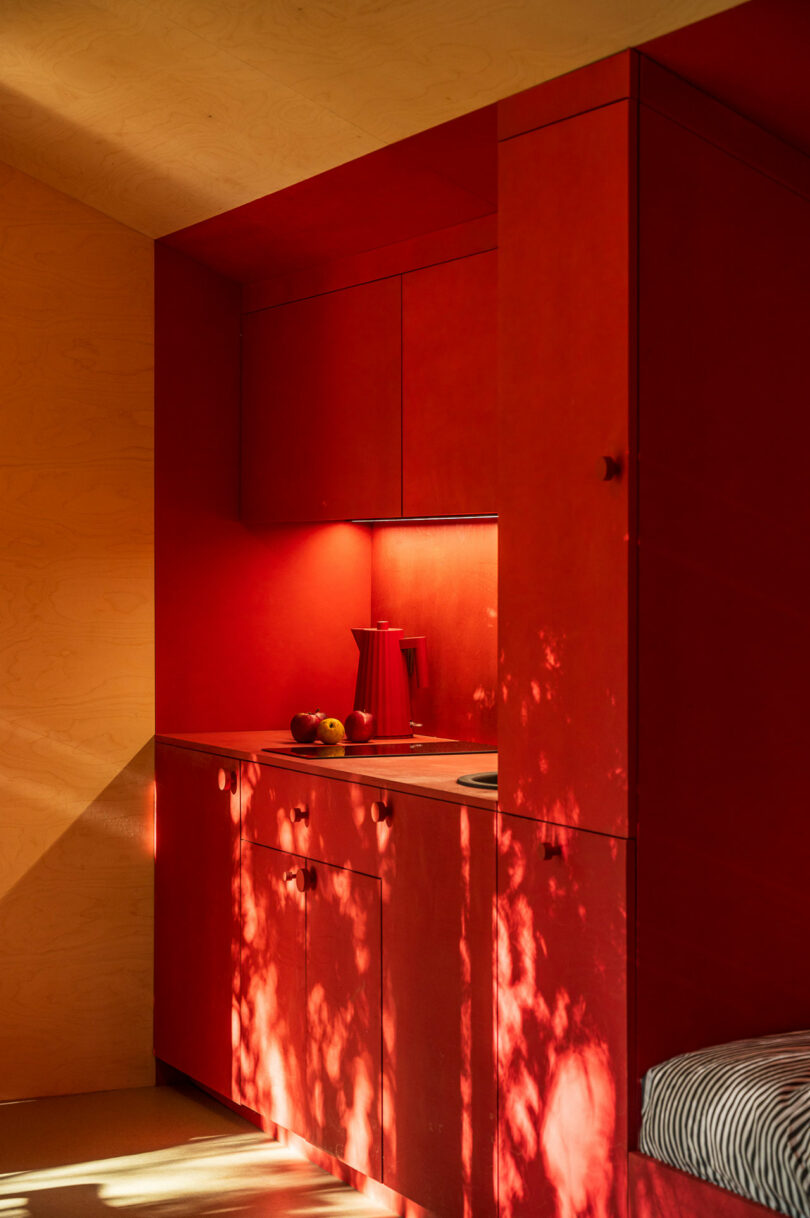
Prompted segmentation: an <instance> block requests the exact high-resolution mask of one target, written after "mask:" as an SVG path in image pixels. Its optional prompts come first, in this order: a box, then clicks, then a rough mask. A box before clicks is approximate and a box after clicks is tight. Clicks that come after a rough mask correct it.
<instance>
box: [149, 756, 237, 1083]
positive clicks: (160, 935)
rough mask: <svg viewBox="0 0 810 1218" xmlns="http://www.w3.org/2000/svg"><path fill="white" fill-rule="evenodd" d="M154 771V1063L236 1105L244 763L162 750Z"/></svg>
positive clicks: (156, 757) (157, 757)
mask: <svg viewBox="0 0 810 1218" xmlns="http://www.w3.org/2000/svg"><path fill="white" fill-rule="evenodd" d="M155 770H156V782H157V823H156V849H155V1054H156V1056H157V1057H159V1058H161V1059H162V1060H163V1061H165V1062H168V1063H169V1065H172V1066H174V1067H175V1068H176V1069H178V1070H182V1071H183V1072H184V1073H185V1074H189V1075H191V1077H192V1078H194V1079H196V1080H197V1082H200V1083H203V1084H204V1085H205V1086H206V1087H210V1088H211V1089H212V1090H213V1091H216V1092H218V1093H219V1094H220V1095H224V1096H227V1097H228V1098H231V1099H238V1096H239V1059H238V1045H239V1040H238V1036H239V1033H238V1010H239V786H238V777H237V775H238V772H239V763H238V762H237V761H232V760H231V759H230V758H224V757H217V756H213V755H211V754H209V753H200V752H197V751H195V750H193V749H183V748H174V747H171V746H169V745H164V744H158V745H157V748H156V754H155ZM232 775H233V790H231V786H230V783H231V777H232Z"/></svg>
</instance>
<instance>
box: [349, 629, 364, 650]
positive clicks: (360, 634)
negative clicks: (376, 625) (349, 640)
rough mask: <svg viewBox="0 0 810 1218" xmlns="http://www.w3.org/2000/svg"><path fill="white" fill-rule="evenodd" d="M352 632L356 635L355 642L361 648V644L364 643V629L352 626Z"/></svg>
mask: <svg viewBox="0 0 810 1218" xmlns="http://www.w3.org/2000/svg"><path fill="white" fill-rule="evenodd" d="M350 630H351V632H352V634H353V635H354V641H355V643H356V644H357V646H358V647H359V646H360V644H361V643H362V641H363V634H364V631H363V629H362V628H361V627H354V626H351V627H350Z"/></svg>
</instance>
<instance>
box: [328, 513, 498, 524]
mask: <svg viewBox="0 0 810 1218" xmlns="http://www.w3.org/2000/svg"><path fill="white" fill-rule="evenodd" d="M497 519H498V517H497V515H494V516H375V517H374V518H373V519H369V520H351V521H350V524H447V523H449V522H450V521H453V520H460V521H466V523H467V524H477V523H478V521H480V520H497Z"/></svg>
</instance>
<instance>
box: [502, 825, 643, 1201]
mask: <svg viewBox="0 0 810 1218" xmlns="http://www.w3.org/2000/svg"><path fill="white" fill-rule="evenodd" d="M631 851H632V843H631V842H629V841H627V840H624V839H620V838H613V837H607V836H604V835H602V834H598V833H590V832H587V831H584V830H576V829H568V828H562V827H560V826H556V825H549V824H546V823H544V822H538V821H534V820H528V819H525V818H523V817H518V816H511V815H501V816H499V843H498V932H497V972H498V1074H499V1080H500V1097H499V1128H498V1143H499V1146H498V1149H499V1203H500V1209H499V1213H500V1218H562V1216H563V1215H564V1216H565V1218H575V1216H576V1215H580V1214H591V1215H599V1218H623V1216H624V1215H625V1214H626V1206H627V1201H626V1196H627V1178H626V1148H627V1077H628V1062H627V1041H628V1024H627V1018H628V994H627V966H628V926H629V925H630V921H629V919H628V893H629V892H632V886H631V885H629V884H628V866H630V865H631V863H632V859H631V857H630V855H631Z"/></svg>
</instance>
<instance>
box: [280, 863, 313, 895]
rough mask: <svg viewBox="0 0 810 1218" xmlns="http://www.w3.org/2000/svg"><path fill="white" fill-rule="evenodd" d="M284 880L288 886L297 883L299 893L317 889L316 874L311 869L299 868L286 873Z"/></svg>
mask: <svg viewBox="0 0 810 1218" xmlns="http://www.w3.org/2000/svg"><path fill="white" fill-rule="evenodd" d="M284 879H285V880H286V881H287V883H288V884H292V883H293V881H295V887H296V888H297V889H298V891H299V892H306V891H307V889H308V888H314V887H315V872H314V871H313V870H312V868H311V867H298V868H297V869H295V870H293V871H285V872H284Z"/></svg>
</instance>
